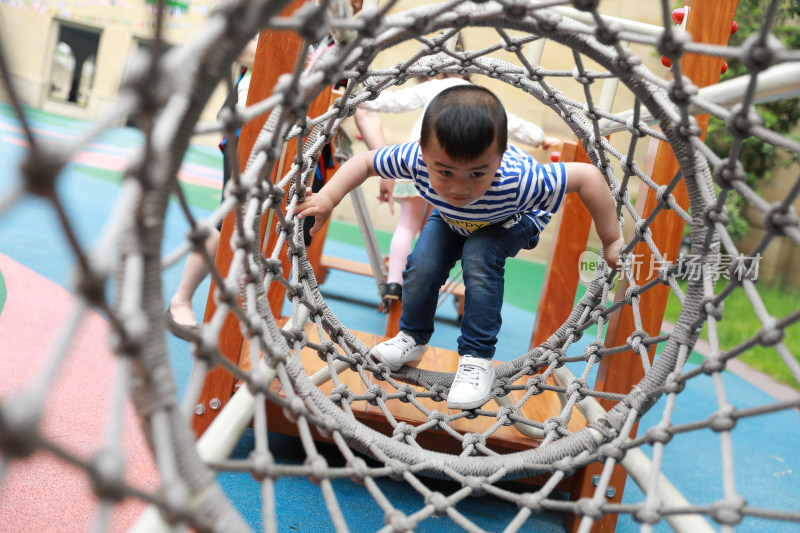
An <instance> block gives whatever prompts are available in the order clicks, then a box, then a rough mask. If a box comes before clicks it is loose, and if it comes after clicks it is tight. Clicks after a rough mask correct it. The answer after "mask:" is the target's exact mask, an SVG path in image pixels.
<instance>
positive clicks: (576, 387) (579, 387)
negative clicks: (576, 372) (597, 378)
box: [567, 379, 589, 402]
mask: <svg viewBox="0 0 800 533" xmlns="http://www.w3.org/2000/svg"><path fill="white" fill-rule="evenodd" d="M588 388H589V385H588V384H587V383H586V381H584V380H581V379H576V380H574V381H571V382H570V384H569V385H567V396H568V397H570V398H572V396H573V395H575V396H577V399H576V400H575V401H577V402H579V401H581V400H583V399H584V398H586V394H585V393H584V392H583V390H585V389H588Z"/></svg>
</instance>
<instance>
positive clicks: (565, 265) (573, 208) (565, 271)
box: [530, 141, 592, 348]
mask: <svg viewBox="0 0 800 533" xmlns="http://www.w3.org/2000/svg"><path fill="white" fill-rule="evenodd" d="M559 160H560V161H561V162H570V161H577V162H581V163H588V162H589V156H588V155H587V154H586V151H585V150H584V149H583V146H581V145H579V144H577V143H576V142H574V141H564V146H563V148H562V150H561V158H560V159H559ZM557 217H558V218H557V219H556V226H557V229H556V237H555V240H554V242H553V246H552V247H551V248H550V257H549V258H548V260H547V269H546V270H545V274H544V281H543V283H542V291H541V293H540V294H539V304H538V305H537V307H536V319H535V322H534V325H533V335H532V336H531V344H530V347H531V348H534V347H536V346H539V345H540V344H541V343H543V342H544V341H546V340H547V338H548V337H550V335H552V334H553V333H555V332H556V330H558V328H559V327H561V325H562V324H563V323H564V321H566V319H567V318H568V317H569V314H570V312H571V311H572V308H573V307H574V303H575V293H576V292H577V290H578V262H579V261H580V256H581V254H582V253H583V251H584V250H585V249H586V241H587V240H588V239H589V232H590V231H591V227H592V217H591V215H590V214H589V211H588V210H587V209H586V207H585V206H584V205H583V203H582V202H581V201H580V198H578V195H576V194H568V195H566V197H565V198H564V206H563V207H562V208H561V211H560V212H559V213H558V215H557ZM564 221H567V223H563V222H564Z"/></svg>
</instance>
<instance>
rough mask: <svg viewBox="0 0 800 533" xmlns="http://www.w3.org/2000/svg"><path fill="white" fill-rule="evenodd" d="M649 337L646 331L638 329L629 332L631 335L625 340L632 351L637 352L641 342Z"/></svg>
mask: <svg viewBox="0 0 800 533" xmlns="http://www.w3.org/2000/svg"><path fill="white" fill-rule="evenodd" d="M649 339H650V336H649V335H648V334H647V333H646V332H644V331H642V330H640V329H639V330H636V331H634V332H633V333H631V336H630V337H628V339H627V341H626V342H627V343H628V344H630V345H631V349H632V350H633V351H634V352H636V353H639V349H640V348H641V347H642V342H643V341H647V340H649ZM645 349H646V346H645Z"/></svg>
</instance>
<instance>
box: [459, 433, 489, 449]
mask: <svg viewBox="0 0 800 533" xmlns="http://www.w3.org/2000/svg"><path fill="white" fill-rule="evenodd" d="M477 445H481V446H485V445H486V437H484V436H483V435H481V434H480V433H467V434H465V435H464V440H462V441H461V448H462V449H464V450H466V449H467V448H469V447H470V446H477Z"/></svg>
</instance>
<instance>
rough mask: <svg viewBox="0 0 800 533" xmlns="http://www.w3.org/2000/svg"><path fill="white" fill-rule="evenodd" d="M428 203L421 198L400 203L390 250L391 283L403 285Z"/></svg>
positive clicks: (389, 277)
mask: <svg viewBox="0 0 800 533" xmlns="http://www.w3.org/2000/svg"><path fill="white" fill-rule="evenodd" d="M426 207H427V202H426V201H425V200H424V199H423V198H422V197H421V196H417V197H414V198H403V199H402V200H401V201H400V218H399V219H398V220H397V227H396V228H395V230H394V235H392V246H391V248H390V250H389V276H388V279H387V281H388V282H389V283H400V284H402V283H403V270H405V268H406V262H407V261H408V254H409V253H411V244H412V243H413V242H414V237H415V236H416V235H417V233H419V230H420V228H421V227H422V223H423V218H422V217H423V216H425V208H426Z"/></svg>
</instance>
